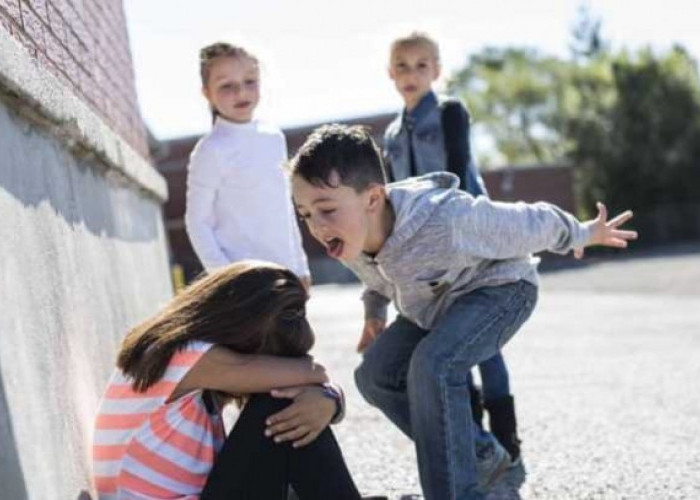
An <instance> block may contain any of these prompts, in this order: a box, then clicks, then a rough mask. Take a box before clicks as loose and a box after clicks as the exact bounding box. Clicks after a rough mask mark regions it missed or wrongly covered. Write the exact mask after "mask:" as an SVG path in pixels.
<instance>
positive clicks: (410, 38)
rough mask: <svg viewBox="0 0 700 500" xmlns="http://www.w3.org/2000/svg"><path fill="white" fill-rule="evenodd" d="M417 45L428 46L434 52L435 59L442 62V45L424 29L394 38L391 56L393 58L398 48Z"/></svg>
mask: <svg viewBox="0 0 700 500" xmlns="http://www.w3.org/2000/svg"><path fill="white" fill-rule="evenodd" d="M416 45H422V46H424V47H427V48H428V49H429V50H430V51H431V52H432V53H433V57H434V58H435V61H437V62H440V47H439V46H438V44H437V42H436V41H435V39H433V38H432V37H431V36H430V35H428V34H427V33H425V32H423V31H413V32H411V33H409V34H408V35H406V36H402V37H399V38H396V39H394V41H392V42H391V47H390V50H389V57H390V58H391V56H393V55H394V53H395V52H396V51H397V50H400V49H403V48H406V47H415V46H416Z"/></svg>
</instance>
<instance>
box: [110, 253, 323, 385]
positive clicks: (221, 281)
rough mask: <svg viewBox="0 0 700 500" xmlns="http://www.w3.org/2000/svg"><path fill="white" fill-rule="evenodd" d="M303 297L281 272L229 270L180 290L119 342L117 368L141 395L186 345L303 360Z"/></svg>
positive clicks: (256, 264) (253, 265) (260, 265)
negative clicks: (209, 344) (204, 344)
mask: <svg viewBox="0 0 700 500" xmlns="http://www.w3.org/2000/svg"><path fill="white" fill-rule="evenodd" d="M307 300H308V295H307V293H306V291H305V289H304V287H303V286H302V284H301V282H300V281H299V278H297V276H296V275H295V274H294V273H292V272H291V271H289V270H288V269H285V268H284V267H281V266H278V265H276V264H271V263H268V262H261V261H243V262H237V263H234V264H230V265H229V266H227V267H224V268H222V269H220V270H217V271H215V272H214V273H212V274H210V275H208V276H206V277H205V278H203V279H201V280H199V281H197V282H195V283H193V284H192V285H190V286H189V287H188V288H186V289H184V290H183V291H181V292H180V293H179V294H178V295H177V296H176V297H175V298H174V299H173V300H172V301H171V302H170V303H169V304H168V305H167V306H166V307H165V308H164V309H163V310H162V311H160V312H159V313H158V314H156V315H155V316H153V317H152V318H150V319H148V320H146V321H144V322H143V323H141V324H139V325H137V326H136V327H135V328H133V329H132V330H131V331H130V332H129V333H128V334H127V335H126V337H125V338H124V341H123V342H122V346H121V350H120V352H119V356H118V358H117V366H118V367H119V368H120V369H121V370H122V371H123V372H124V374H126V375H128V376H130V377H132V378H133V379H134V383H133V386H134V389H135V390H138V391H145V390H146V389H148V388H149V387H150V386H151V385H153V384H154V383H155V382H157V381H158V380H160V378H161V377H162V376H163V374H164V373H165V369H166V368H167V366H168V363H169V362H170V358H171V357H172V356H173V354H175V353H176V352H177V351H178V350H179V349H182V348H183V347H185V345H186V344H187V343H188V342H190V341H192V340H202V341H206V342H212V343H214V344H218V345H223V346H226V347H229V348H230V349H232V350H234V351H236V352H239V353H242V354H252V353H257V354H270V355H275V356H291V357H296V356H302V355H304V354H306V353H307V352H308V351H309V350H310V349H311V347H312V346H313V343H314V335H313V332H312V330H311V327H310V326H309V323H308V321H307V319H306V309H305V305H306V301H307Z"/></svg>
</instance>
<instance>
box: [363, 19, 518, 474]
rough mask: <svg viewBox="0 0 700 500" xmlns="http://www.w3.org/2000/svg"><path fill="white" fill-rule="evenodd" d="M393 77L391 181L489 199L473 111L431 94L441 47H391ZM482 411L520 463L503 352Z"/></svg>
mask: <svg viewBox="0 0 700 500" xmlns="http://www.w3.org/2000/svg"><path fill="white" fill-rule="evenodd" d="M389 76H390V78H391V79H392V80H393V82H394V85H395V86H396V90H397V91H398V93H399V94H400V95H401V98H402V99H403V102H404V109H403V110H402V112H401V113H400V114H399V115H398V116H397V117H396V119H395V120H394V121H393V122H392V123H391V124H389V126H388V127H387V129H386V132H385V134H384V158H385V159H386V167H387V170H388V174H389V177H390V179H391V180H393V181H400V180H403V179H406V178H407V177H415V176H418V175H423V174H427V173H430V172H441V171H443V172H444V171H446V172H452V173H454V174H456V175H457V177H459V188H460V189H463V190H464V191H466V192H468V193H469V194H471V195H472V196H474V197H476V196H480V195H483V196H488V194H487V192H486V188H485V186H484V181H483V179H482V178H481V174H480V173H479V170H478V169H477V168H476V165H475V163H474V160H473V156H472V151H471V144H470V123H469V120H470V119H469V113H468V112H467V110H466V108H465V107H464V105H463V104H462V103H461V102H460V101H459V100H457V99H451V98H445V97H443V96H438V95H437V94H436V93H435V91H434V90H433V88H432V86H433V84H434V82H435V81H436V80H437V79H438V77H439V76H440V49H439V47H438V44H437V42H436V41H435V40H433V39H432V38H431V37H430V36H428V35H427V34H425V33H419V32H414V33H411V34H410V35H408V36H405V37H402V38H397V39H396V40H394V41H393V42H392V43H391V49H390V54H389ZM384 326H385V324H383V323H381V322H379V321H368V322H367V325H366V327H365V329H364V332H363V333H364V335H363V337H362V341H361V345H362V346H365V345H367V344H368V343H369V342H371V339H373V338H374V337H376V335H377V333H378V330H379V329H383V328H384ZM479 372H480V374H481V381H482V387H483V407H485V408H486V410H487V411H488V413H489V428H490V430H491V432H492V433H493V435H494V436H495V438H496V439H497V440H498V441H499V443H500V444H501V445H503V447H505V449H506V450H507V451H508V454H509V455H510V458H511V461H512V463H513V464H520V438H519V436H518V429H517V419H516V416H515V401H514V399H513V396H512V395H511V393H510V380H509V375H508V368H507V367H506V364H505V360H504V359H503V356H502V355H501V353H500V352H499V353H496V354H495V355H494V356H493V357H491V358H489V359H487V360H485V361H483V362H482V363H479ZM469 390H470V397H471V404H472V413H473V417H474V421H475V422H476V423H477V424H478V425H481V419H482V418H481V417H482V414H483V407H482V400H481V394H480V393H479V391H477V389H476V388H475V386H474V384H473V382H472V381H471V378H470V384H469Z"/></svg>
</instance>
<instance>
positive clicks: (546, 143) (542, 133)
mask: <svg viewBox="0 0 700 500" xmlns="http://www.w3.org/2000/svg"><path fill="white" fill-rule="evenodd" d="M566 66H567V65H566V63H562V61H559V60H557V59H556V58H553V57H545V56H542V55H540V54H539V53H537V52H536V51H533V50H528V49H518V48H504V49H501V48H493V47H489V48H486V49H484V50H483V51H481V52H480V53H478V54H475V55H473V56H471V58H470V60H469V63H468V64H467V66H466V67H465V68H464V69H463V70H462V71H460V72H459V73H457V74H456V75H455V76H454V77H453V78H452V80H451V81H450V83H449V87H450V89H451V91H452V92H454V93H458V94H461V96H462V97H463V98H464V100H465V101H466V102H467V104H468V106H469V108H470V110H471V113H472V116H473V118H474V120H475V122H476V123H477V124H478V125H479V126H480V127H481V128H482V129H484V130H485V131H486V133H487V134H488V135H489V136H490V137H492V138H493V139H494V140H495V142H496V148H497V150H498V151H499V153H500V154H502V155H503V156H504V157H505V159H506V161H507V162H508V163H548V162H552V161H554V160H556V159H558V158H559V157H561V156H562V153H563V152H564V151H565V148H566V140H565V139H564V138H563V137H562V135H561V130H560V123H559V121H560V119H561V116H562V113H561V111H562V110H561V107H562V106H563V105H565V104H566V99H567V94H568V91H567V86H566V78H567V71H566Z"/></svg>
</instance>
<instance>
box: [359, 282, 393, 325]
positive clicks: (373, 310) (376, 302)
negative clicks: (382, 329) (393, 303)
mask: <svg viewBox="0 0 700 500" xmlns="http://www.w3.org/2000/svg"><path fill="white" fill-rule="evenodd" d="M362 302H364V303H365V320H368V319H381V320H384V321H386V317H387V306H388V305H389V302H390V299H388V298H387V297H385V296H384V295H382V294H381V293H379V292H377V291H376V290H371V289H369V288H366V289H365V291H364V292H363V293H362Z"/></svg>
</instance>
